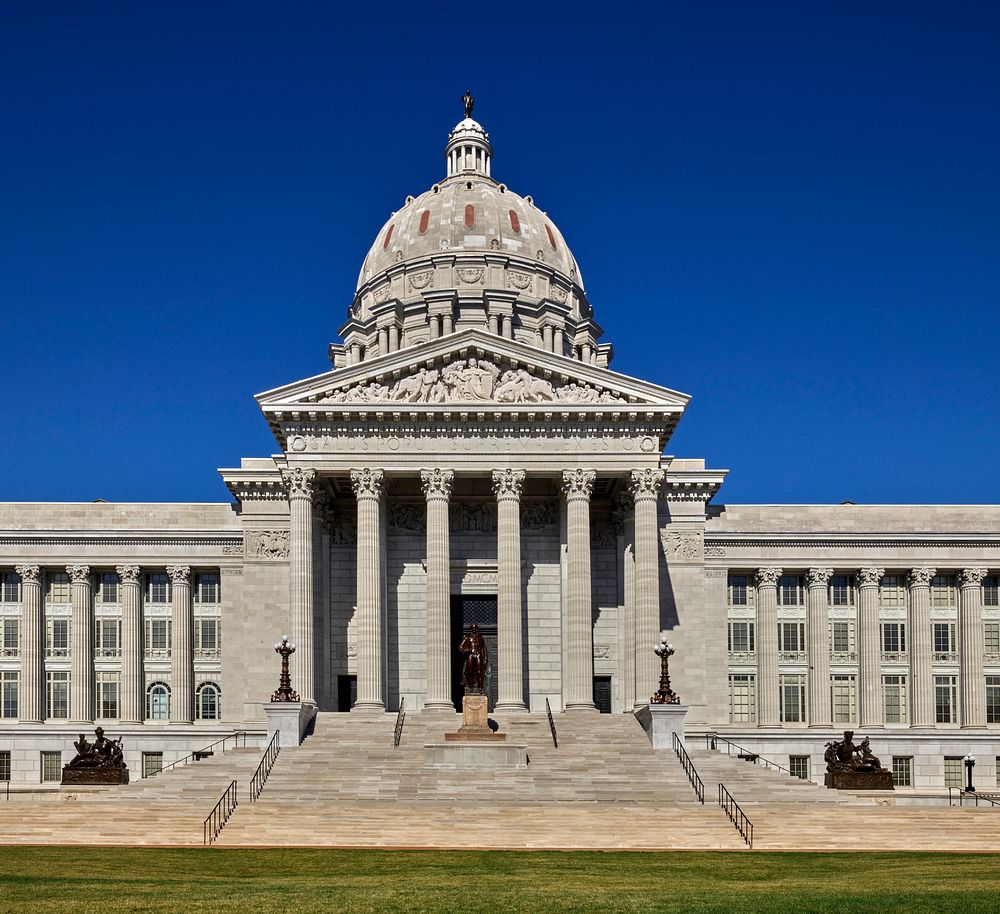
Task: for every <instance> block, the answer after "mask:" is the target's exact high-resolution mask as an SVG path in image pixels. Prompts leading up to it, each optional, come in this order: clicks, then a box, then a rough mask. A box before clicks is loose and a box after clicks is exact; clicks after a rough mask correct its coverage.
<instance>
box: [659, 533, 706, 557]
mask: <svg viewBox="0 0 1000 914" xmlns="http://www.w3.org/2000/svg"><path fill="white" fill-rule="evenodd" d="M660 541H661V543H662V545H663V554H664V555H665V556H666V557H667V558H668V559H675V560H677V561H688V562H700V561H701V560H702V558H703V557H704V555H705V551H704V539H703V537H702V535H701V533H700V532H699V531H697V530H670V529H667V530H661V531H660Z"/></svg>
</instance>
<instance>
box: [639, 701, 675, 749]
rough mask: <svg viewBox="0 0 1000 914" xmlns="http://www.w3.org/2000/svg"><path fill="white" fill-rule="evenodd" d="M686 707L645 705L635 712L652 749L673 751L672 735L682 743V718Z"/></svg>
mask: <svg viewBox="0 0 1000 914" xmlns="http://www.w3.org/2000/svg"><path fill="white" fill-rule="evenodd" d="M687 712H688V706H687V705H646V706H645V707H642V708H639V710H638V711H636V712H635V716H636V719H637V720H638V721H639V723H640V724H642V729H643V730H645V731H646V736H648V737H649V742H650V743H651V744H652V746H653V748H654V749H673V740H672V738H671V734H672V733H676V734H677V738H678V739H679V740H680V741H681V742H684V718H685V717H686V716H687Z"/></svg>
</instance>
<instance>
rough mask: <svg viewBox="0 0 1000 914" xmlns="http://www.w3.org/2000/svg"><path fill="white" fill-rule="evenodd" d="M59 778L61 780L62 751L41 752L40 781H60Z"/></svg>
mask: <svg viewBox="0 0 1000 914" xmlns="http://www.w3.org/2000/svg"><path fill="white" fill-rule="evenodd" d="M61 780H62V753H61V752H43V753H42V781H43V782H44V783H49V782H51V781H61Z"/></svg>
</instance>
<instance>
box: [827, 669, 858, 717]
mask: <svg viewBox="0 0 1000 914" xmlns="http://www.w3.org/2000/svg"><path fill="white" fill-rule="evenodd" d="M830 690H831V698H832V701H833V722H834V723H835V724H849V723H853V722H854V721H855V720H857V706H858V682H857V678H856V677H854V676H831V677H830Z"/></svg>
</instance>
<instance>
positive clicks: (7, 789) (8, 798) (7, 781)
mask: <svg viewBox="0 0 1000 914" xmlns="http://www.w3.org/2000/svg"><path fill="white" fill-rule="evenodd" d="M4 784H6V785H7V788H6V790H5V793H6V799H7V800H10V779H9V778H8V779H7V780H6V781H4Z"/></svg>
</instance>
